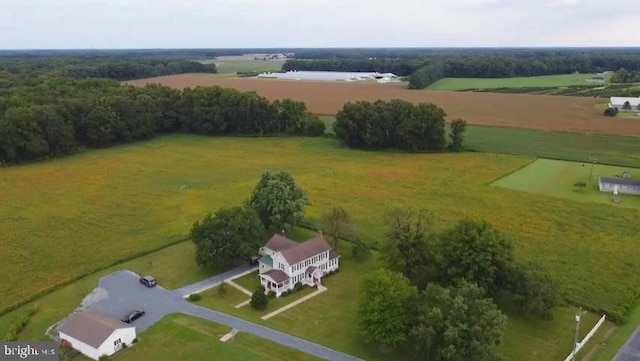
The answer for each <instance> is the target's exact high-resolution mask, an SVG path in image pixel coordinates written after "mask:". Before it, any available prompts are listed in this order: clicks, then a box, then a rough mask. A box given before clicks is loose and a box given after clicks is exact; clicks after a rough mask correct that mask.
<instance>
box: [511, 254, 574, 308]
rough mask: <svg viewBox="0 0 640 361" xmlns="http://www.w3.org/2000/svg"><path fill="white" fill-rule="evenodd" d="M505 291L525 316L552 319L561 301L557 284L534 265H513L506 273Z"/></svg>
mask: <svg viewBox="0 0 640 361" xmlns="http://www.w3.org/2000/svg"><path fill="white" fill-rule="evenodd" d="M508 278H509V281H508V286H507V289H508V291H509V292H511V293H512V295H513V296H514V301H515V303H516V304H517V305H518V306H520V308H521V310H522V312H523V313H524V315H525V316H528V317H534V318H542V319H546V320H549V319H552V318H553V317H554V310H555V308H556V307H557V306H558V305H559V304H560V302H561V301H562V298H561V297H560V295H559V293H558V291H557V289H558V287H557V282H556V280H555V279H553V278H552V277H551V275H550V274H549V272H548V271H547V270H546V269H545V268H543V267H542V266H540V265H538V264H535V263H525V264H515V265H513V266H512V267H511V268H510V269H509V272H508Z"/></svg>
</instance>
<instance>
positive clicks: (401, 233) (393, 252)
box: [382, 206, 435, 289]
mask: <svg viewBox="0 0 640 361" xmlns="http://www.w3.org/2000/svg"><path fill="white" fill-rule="evenodd" d="M385 218H386V221H387V224H388V227H389V228H388V231H387V235H386V240H385V242H384V243H383V245H382V258H383V260H384V261H385V263H386V265H387V267H388V268H389V269H392V270H394V271H397V272H400V273H402V274H403V275H404V276H405V277H407V278H408V279H409V280H411V282H412V283H413V284H414V285H416V286H417V287H418V288H419V289H423V288H424V287H425V286H426V285H427V283H428V282H429V281H431V280H432V279H433V278H434V277H435V269H434V267H433V264H434V257H435V254H434V246H435V234H434V232H433V230H432V228H433V217H432V215H431V214H430V213H429V212H427V211H425V210H419V209H415V208H411V207H408V206H394V207H392V208H391V209H389V210H388V211H387V212H386V214H385Z"/></svg>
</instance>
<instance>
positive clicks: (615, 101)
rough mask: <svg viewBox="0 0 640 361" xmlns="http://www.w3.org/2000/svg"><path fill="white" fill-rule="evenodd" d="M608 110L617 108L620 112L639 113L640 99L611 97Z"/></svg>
mask: <svg viewBox="0 0 640 361" xmlns="http://www.w3.org/2000/svg"><path fill="white" fill-rule="evenodd" d="M609 108H618V110H620V111H640V97H638V98H626V97H611V99H610V100H609Z"/></svg>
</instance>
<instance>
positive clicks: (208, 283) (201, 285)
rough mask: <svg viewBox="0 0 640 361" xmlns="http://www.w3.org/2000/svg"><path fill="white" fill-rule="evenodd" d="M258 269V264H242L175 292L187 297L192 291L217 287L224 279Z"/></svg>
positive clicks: (196, 291)
mask: <svg viewBox="0 0 640 361" xmlns="http://www.w3.org/2000/svg"><path fill="white" fill-rule="evenodd" d="M257 270H258V266H242V267H238V268H234V269H232V270H229V271H226V272H223V273H220V274H219V275H216V276H213V277H211V278H207V279H206V280H202V281H200V282H196V283H193V284H190V285H188V286H184V287H182V288H178V289H177V290H175V291H174V292H176V293H179V294H180V295H182V297H187V296H189V295H190V294H192V293H200V292H204V291H206V290H208V289H210V288H213V287H216V286H217V285H219V284H220V283H222V281H224V280H226V279H228V278H236V277H241V276H244V275H245V274H248V273H251V272H253V271H257Z"/></svg>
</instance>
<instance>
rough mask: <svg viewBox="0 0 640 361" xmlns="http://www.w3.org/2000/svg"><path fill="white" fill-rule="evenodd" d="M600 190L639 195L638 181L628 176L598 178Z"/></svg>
mask: <svg viewBox="0 0 640 361" xmlns="http://www.w3.org/2000/svg"><path fill="white" fill-rule="evenodd" d="M598 188H599V189H600V192H606V193H614V194H632V195H640V181H637V180H633V179H629V178H604V177H602V178H600V180H599V181H598Z"/></svg>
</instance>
